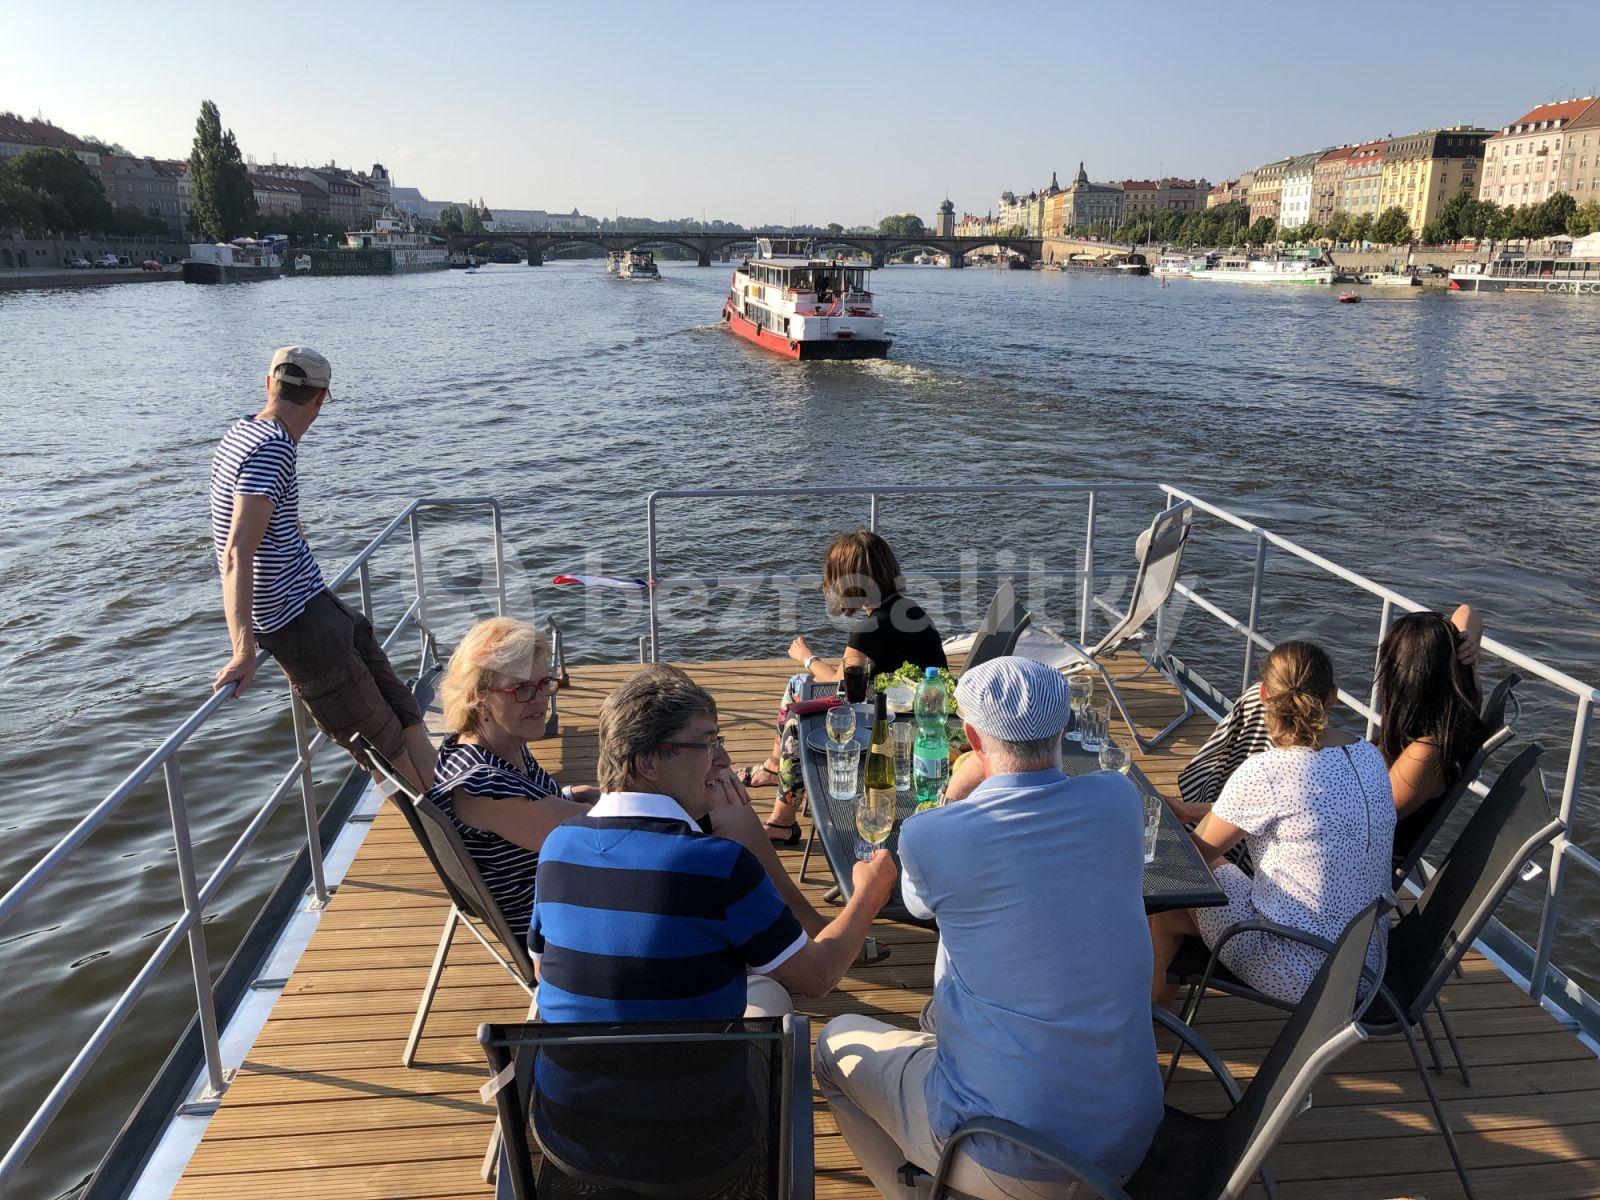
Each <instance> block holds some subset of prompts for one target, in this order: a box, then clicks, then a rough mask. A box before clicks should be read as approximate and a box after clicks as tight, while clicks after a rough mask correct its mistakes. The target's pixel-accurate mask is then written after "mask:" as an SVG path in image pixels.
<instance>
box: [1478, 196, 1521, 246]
mask: <svg viewBox="0 0 1600 1200" xmlns="http://www.w3.org/2000/svg"><path fill="white" fill-rule="evenodd" d="M1516 227H1517V210H1516V208H1515V207H1514V206H1512V205H1510V204H1508V205H1506V206H1505V207H1504V208H1499V207H1496V209H1495V211H1494V213H1492V214H1491V215H1490V217H1489V220H1488V222H1487V223H1486V227H1485V232H1486V233H1487V234H1488V235H1489V236H1490V237H1492V238H1493V239H1494V240H1495V241H1497V242H1503V241H1505V240H1506V239H1507V238H1512V237H1516V236H1517V233H1516Z"/></svg>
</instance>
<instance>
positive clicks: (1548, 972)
mask: <svg viewBox="0 0 1600 1200" xmlns="http://www.w3.org/2000/svg"><path fill="white" fill-rule="evenodd" d="M1130 493H1131V494H1141V493H1142V494H1145V495H1149V496H1151V497H1152V498H1156V497H1160V498H1161V499H1162V501H1163V505H1164V507H1169V508H1170V507H1171V506H1173V505H1175V504H1179V503H1182V502H1185V501H1187V502H1189V503H1191V504H1193V505H1194V507H1195V509H1196V510H1197V512H1200V513H1204V514H1206V515H1208V516H1210V517H1214V518H1216V519H1217V520H1219V521H1221V522H1223V523H1224V524H1226V525H1227V526H1230V527H1231V528H1233V529H1236V530H1238V531H1240V532H1241V533H1243V534H1245V535H1247V536H1248V537H1249V538H1251V539H1252V541H1253V550H1254V556H1253V560H1252V565H1251V577H1250V600H1249V608H1248V612H1247V614H1246V616H1245V618H1244V619H1243V620H1240V619H1239V618H1238V617H1236V616H1234V615H1233V614H1232V613H1230V612H1228V611H1227V610H1226V609H1225V608H1224V607H1222V606H1221V605H1220V604H1218V603H1216V602H1215V601H1213V600H1212V599H1210V598H1209V597H1208V596H1205V595H1202V594H1201V593H1200V592H1199V591H1197V590H1196V589H1195V588H1193V587H1191V586H1190V585H1189V584H1186V583H1184V582H1182V581H1181V580H1180V581H1179V583H1178V585H1177V586H1176V588H1175V589H1174V594H1175V595H1176V596H1179V597H1182V599H1183V600H1185V601H1186V602H1187V603H1189V604H1192V605H1194V606H1195V607H1196V608H1198V609H1199V610H1200V611H1201V612H1203V613H1205V614H1206V615H1207V616H1209V617H1211V618H1212V619H1213V620H1214V621H1216V622H1217V623H1218V624H1220V625H1221V626H1222V627H1223V628H1224V629H1226V630H1229V631H1231V632H1232V633H1235V634H1237V635H1239V636H1240V637H1241V638H1242V639H1243V641H1244V647H1243V662H1242V664H1241V670H1240V685H1239V691H1240V692H1243V691H1244V690H1245V689H1246V688H1247V687H1248V686H1249V684H1250V682H1251V680H1252V678H1253V677H1254V674H1255V668H1256V662H1257V656H1258V654H1259V653H1260V652H1261V651H1269V652H1270V651H1271V650H1272V648H1273V645H1274V643H1273V642H1272V641H1271V640H1270V639H1268V638H1267V637H1266V636H1265V634H1263V632H1262V630H1261V619H1262V603H1263V599H1264V598H1265V596H1266V576H1267V564H1268V554H1269V551H1273V550H1276V551H1278V552H1279V553H1281V554H1286V555H1289V556H1290V557H1292V558H1294V559H1296V560H1298V561H1299V562H1303V563H1306V564H1308V565H1309V566H1311V567H1314V568H1315V569H1316V570H1318V571H1320V572H1322V573H1323V574H1325V575H1327V576H1330V577H1332V578H1334V579H1337V580H1340V581H1341V582H1343V583H1346V584H1349V585H1351V586H1354V587H1356V588H1358V589H1360V590H1361V591H1363V592H1366V593H1367V594H1369V595H1371V596H1373V597H1374V598H1376V599H1377V600H1379V601H1381V613H1380V617H1379V620H1378V627H1377V630H1376V636H1375V638H1374V641H1373V645H1372V653H1373V660H1374V662H1376V659H1377V650H1378V645H1379V644H1380V643H1381V642H1382V641H1383V637H1384V635H1385V634H1386V633H1387V632H1388V630H1389V626H1390V624H1391V623H1392V622H1393V620H1394V618H1395V616H1396V614H1397V613H1411V612H1419V611H1421V610H1423V609H1424V608H1425V607H1426V606H1425V605H1422V604H1419V603H1418V602H1416V601H1415V600H1412V599H1410V598H1409V597H1407V596H1405V595H1402V594H1401V593H1400V592H1398V591H1395V590H1394V589H1393V588H1389V587H1385V586H1384V585H1383V584H1380V583H1376V582H1374V581H1373V580H1371V579H1368V578H1367V577H1366V576H1364V575H1361V574H1359V573H1357V572H1355V571H1352V570H1350V569H1349V568H1347V567H1343V566H1340V565H1339V564H1338V563H1336V562H1333V561H1332V560H1331V559H1329V558H1326V557H1324V556H1323V555H1321V554H1318V553H1317V552H1315V551H1313V550H1309V549H1307V548H1306V547H1304V546H1301V545H1299V544H1298V543H1296V542H1293V541H1291V540H1290V539H1288V538H1286V537H1283V536H1282V535H1280V534H1276V533H1273V532H1272V531H1270V530H1268V529H1264V528H1262V527H1260V526H1258V525H1256V524H1255V523H1254V522H1252V521H1249V520H1247V519H1245V518H1244V517H1241V516H1239V515H1237V514H1236V513H1232V512H1229V511H1228V510H1227V509H1225V508H1222V507H1220V506H1218V505H1215V504H1211V503H1209V502H1208V501H1205V500H1202V499H1200V497H1198V496H1195V495H1194V494H1192V493H1190V492H1188V491H1186V490H1184V489H1183V488H1180V487H1176V486H1174V485H1171V484H1165V483H1041V484H1009V485H1007V484H905V485H888V484H864V485H854V486H823V487H803V486H802V487H771V488H675V489H669V490H661V491H655V492H651V493H650V495H649V497H648V498H647V500H646V506H645V530H646V539H647V546H646V562H647V567H648V582H649V584H650V586H649V623H650V624H649V635H648V647H649V660H650V661H651V662H657V661H659V660H660V651H661V627H660V615H659V609H658V606H657V592H658V590H659V589H661V588H668V587H673V586H680V585H694V586H704V585H706V584H708V583H716V582H721V583H730V582H740V583H743V582H749V581H750V577H745V576H739V577H711V578H707V577H694V578H677V577H666V578H658V576H657V573H656V572H657V566H658V562H659V556H658V509H659V508H660V506H661V504H662V503H663V502H666V501H672V500H689V499H694V500H706V499H715V500H725V499H761V500H770V499H780V500H800V499H806V498H816V497H826V496H864V497H866V498H867V500H868V527H869V528H870V529H873V530H876V529H877V527H878V520H879V517H880V515H881V508H882V505H881V500H883V499H884V498H887V497H891V496H930V495H939V496H949V495H978V494H990V495H1017V494H1023V495H1027V494H1036V495H1039V496H1040V497H1041V499H1045V498H1058V497H1063V498H1064V497H1068V496H1081V497H1083V498H1085V500H1086V501H1087V507H1086V512H1085V519H1084V541H1083V553H1082V559H1081V563H1080V565H1079V566H1078V568H1077V569H1076V570H1075V571H1061V572H1055V573H1053V574H1059V575H1064V576H1070V575H1076V576H1077V577H1078V580H1079V588H1078V598H1077V599H1078V640H1079V642H1080V643H1083V644H1088V641H1089V637H1088V633H1089V617H1090V614H1091V613H1092V612H1093V611H1094V610H1095V609H1096V608H1102V609H1104V610H1105V611H1107V612H1110V613H1113V614H1114V615H1120V614H1117V613H1116V612H1115V610H1114V609H1112V608H1111V607H1110V606H1109V605H1108V604H1106V602H1105V601H1104V600H1103V599H1101V598H1099V597H1097V596H1095V594H1094V590H1095V583H1096V580H1097V578H1099V579H1107V578H1110V577H1111V576H1112V575H1114V574H1119V572H1111V571H1105V570H1099V571H1098V573H1097V568H1096V565H1095V537H1096V529H1097V518H1096V499H1097V497H1098V496H1102V495H1107V494H1123V495H1126V494H1130ZM908 574H915V576H916V577H917V578H922V579H933V580H937V579H948V578H957V577H959V573H957V572H949V571H919V572H914V573H913V572H908ZM761 578H762V579H764V580H765V581H766V582H769V583H788V582H793V581H796V580H802V579H806V578H808V577H803V576H764V577H761ZM1165 617H1166V612H1165V606H1163V610H1162V611H1161V612H1159V613H1158V614H1157V616H1156V642H1157V644H1158V645H1165V644H1166V639H1167V633H1168V631H1167V629H1166V626H1167V625H1168V624H1169V623H1170V622H1169V621H1167V620H1166V619H1165ZM643 649H644V646H643V645H641V656H640V657H641V659H643V657H644V654H643ZM1482 650H1483V652H1484V653H1486V654H1492V655H1494V656H1495V657H1497V658H1499V659H1502V660H1503V661H1504V662H1506V663H1507V664H1509V665H1511V666H1513V667H1516V668H1517V669H1518V670H1520V671H1522V672H1523V673H1524V674H1525V675H1526V676H1529V677H1532V678H1536V679H1540V680H1543V681H1544V682H1546V683H1548V684H1551V685H1552V686H1554V687H1555V688H1557V689H1558V690H1560V691H1561V692H1563V693H1565V694H1566V696H1567V697H1568V698H1570V701H1571V703H1572V705H1573V724H1572V733H1571V738H1570V743H1569V746H1568V753H1567V762H1566V767H1565V771H1564V774H1563V776H1562V784H1561V800H1560V805H1559V812H1558V815H1559V816H1560V818H1561V820H1562V822H1563V825H1564V829H1563V832H1562V833H1561V834H1560V835H1559V836H1558V837H1557V838H1556V840H1555V841H1554V843H1552V845H1551V848H1550V862H1549V871H1548V873H1547V878H1546V884H1545V890H1544V896H1543V899H1542V901H1541V905H1540V912H1539V928H1538V934H1537V936H1536V938H1535V942H1534V944H1533V946H1531V947H1529V948H1528V949H1529V951H1530V958H1531V962H1532V968H1531V970H1530V971H1529V972H1528V992H1529V994H1530V995H1531V996H1532V997H1533V998H1534V999H1536V1000H1542V999H1544V997H1545V995H1546V993H1547V990H1548V989H1550V988H1551V985H1552V984H1557V985H1562V986H1564V987H1566V988H1567V990H1568V991H1569V993H1570V991H1571V990H1572V989H1573V988H1575V986H1576V985H1573V984H1571V983H1570V982H1569V981H1567V979H1566V976H1565V974H1564V973H1563V972H1561V971H1560V969H1559V968H1558V967H1556V966H1555V965H1554V964H1552V962H1551V951H1552V947H1553V945H1554V940H1555V934H1556V927H1557V924H1558V922H1559V919H1560V914H1561V894H1562V890H1563V887H1564V885H1565V876H1566V871H1565V866H1566V864H1568V863H1572V864H1575V865H1577V866H1579V867H1582V868H1584V869H1586V870H1588V871H1590V872H1591V873H1593V874H1594V875H1595V876H1596V877H1597V878H1600V859H1597V858H1596V856H1595V855H1593V854H1591V853H1590V852H1588V851H1587V850H1585V849H1583V848H1582V847H1581V846H1579V845H1577V844H1575V843H1574V841H1573V840H1572V829H1573V819H1574V817H1575V815H1576V812H1577V807H1578V797H1579V795H1580V794H1581V791H1582V787H1583V765H1584V764H1583V759H1584V755H1585V752H1586V749H1587V745H1588V738H1589V732H1590V727H1591V726H1592V724H1593V721H1594V710H1595V704H1596V702H1597V701H1600V690H1597V689H1596V688H1595V687H1594V686H1593V685H1591V684H1587V683H1584V682H1583V681H1582V680H1579V679H1575V678H1573V677H1572V676H1571V675H1568V674H1566V673H1565V672H1563V671H1559V670H1556V669H1555V668H1554V667H1551V666H1548V665H1547V664H1545V663H1542V662H1540V661H1539V660H1538V659H1536V658H1533V657H1531V656H1529V655H1527V654H1524V653H1523V652H1522V651H1520V650H1517V649H1516V648H1515V647H1513V646H1509V645H1506V644H1505V643H1504V642H1501V641H1498V640H1496V639H1494V638H1489V637H1486V638H1484V639H1483V643H1482ZM1339 698H1340V700H1341V701H1342V702H1343V703H1345V704H1346V705H1348V706H1349V707H1350V708H1351V709H1352V710H1353V711H1354V712H1356V713H1358V714H1359V715H1361V716H1362V717H1364V718H1365V719H1366V723H1367V724H1366V734H1367V736H1368V737H1369V738H1370V737H1371V736H1372V734H1373V733H1374V731H1375V730H1376V729H1377V727H1378V725H1379V724H1380V722H1381V717H1380V716H1379V714H1378V712H1377V710H1376V704H1377V696H1376V684H1374V689H1373V692H1372V693H1370V694H1369V695H1368V696H1367V697H1366V698H1362V697H1358V696H1355V695H1352V694H1351V693H1349V692H1347V691H1345V690H1343V689H1341V690H1340V692H1339ZM1511 936H1514V935H1511ZM1583 1003H1584V1004H1585V1006H1586V1007H1587V1009H1588V1010H1590V1011H1600V1005H1596V1004H1595V1002H1594V1001H1593V999H1592V998H1589V997H1583Z"/></svg>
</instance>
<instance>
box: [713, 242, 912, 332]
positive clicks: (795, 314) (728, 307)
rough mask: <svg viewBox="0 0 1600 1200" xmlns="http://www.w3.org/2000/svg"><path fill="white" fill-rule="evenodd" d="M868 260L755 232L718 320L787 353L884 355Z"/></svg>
mask: <svg viewBox="0 0 1600 1200" xmlns="http://www.w3.org/2000/svg"><path fill="white" fill-rule="evenodd" d="M868 274H869V268H868V267H867V266H866V265H865V264H860V265H858V264H856V263H849V262H839V261H835V260H832V259H827V258H818V257H816V255H815V253H814V252H813V250H812V246H811V243H810V242H809V241H807V240H805V239H803V238H758V239H757V240H756V256H755V258H753V259H746V260H745V261H744V262H743V263H741V264H740V265H739V266H738V267H737V268H735V270H734V272H733V280H732V284H731V286H730V287H729V289H728V298H727V300H726V301H725V302H724V303H723V305H722V319H723V321H724V322H726V324H727V326H728V328H729V329H731V330H733V332H735V333H737V334H738V335H739V336H740V337H742V338H747V339H748V340H750V341H752V342H754V343H755V344H756V345H758V346H760V347H761V348H762V349H764V350H771V351H772V352H773V353H775V354H782V355H783V356H784V357H786V358H800V359H813V358H884V357H886V356H887V355H888V353H889V343H890V339H889V338H888V337H886V336H885V335H884V329H883V314H882V313H880V312H878V310H877V309H876V308H875V307H874V306H873V299H872V292H871V291H870V290H869V289H868V286H867V276H868Z"/></svg>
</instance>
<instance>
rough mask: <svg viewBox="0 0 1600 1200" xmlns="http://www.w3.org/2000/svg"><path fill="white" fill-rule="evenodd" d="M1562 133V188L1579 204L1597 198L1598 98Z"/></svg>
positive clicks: (1599, 159) (1599, 176)
mask: <svg viewBox="0 0 1600 1200" xmlns="http://www.w3.org/2000/svg"><path fill="white" fill-rule="evenodd" d="M1561 134H1562V138H1563V139H1564V140H1565V142H1566V153H1564V154H1563V155H1562V156H1561V169H1560V174H1561V179H1560V188H1561V190H1562V191H1563V192H1566V193H1568V194H1569V195H1570V196H1571V197H1572V198H1573V199H1574V200H1576V201H1577V202H1578V203H1579V204H1586V203H1588V202H1589V201H1590V200H1600V100H1593V101H1590V103H1589V107H1588V108H1586V109H1584V110H1583V112H1582V113H1580V114H1579V115H1578V116H1576V117H1574V118H1573V119H1572V123H1571V124H1569V125H1567V126H1566V128H1564V129H1563V130H1562V131H1561ZM1490 141H1491V143H1492V142H1493V139H1492V138H1491V139H1490Z"/></svg>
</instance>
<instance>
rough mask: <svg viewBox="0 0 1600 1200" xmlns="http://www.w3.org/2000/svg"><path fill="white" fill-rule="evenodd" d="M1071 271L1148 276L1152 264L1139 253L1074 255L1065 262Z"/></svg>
mask: <svg viewBox="0 0 1600 1200" xmlns="http://www.w3.org/2000/svg"><path fill="white" fill-rule="evenodd" d="M1062 266H1063V267H1065V268H1066V269H1067V270H1069V271H1099V272H1102V273H1103V274H1107V275H1148V274H1150V263H1149V261H1148V260H1147V259H1146V258H1145V256H1144V255H1142V254H1139V253H1137V252H1135V253H1132V254H1122V253H1117V252H1112V253H1107V254H1074V255H1071V256H1069V257H1068V258H1067V259H1066V260H1064V261H1063V263H1062Z"/></svg>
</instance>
